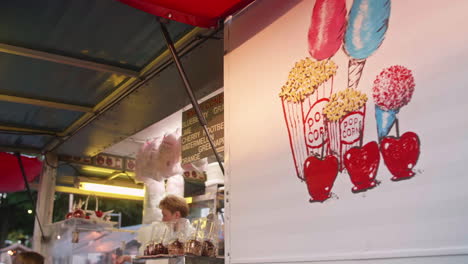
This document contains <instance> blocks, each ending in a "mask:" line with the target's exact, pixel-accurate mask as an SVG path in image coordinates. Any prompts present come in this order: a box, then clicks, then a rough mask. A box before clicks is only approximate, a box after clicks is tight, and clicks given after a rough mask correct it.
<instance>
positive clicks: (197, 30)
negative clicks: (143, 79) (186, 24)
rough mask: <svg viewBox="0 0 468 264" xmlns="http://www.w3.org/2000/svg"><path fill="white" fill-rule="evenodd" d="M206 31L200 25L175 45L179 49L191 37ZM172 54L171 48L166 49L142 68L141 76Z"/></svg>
mask: <svg viewBox="0 0 468 264" xmlns="http://www.w3.org/2000/svg"><path fill="white" fill-rule="evenodd" d="M204 31H206V29H203V28H199V27H196V28H194V29H192V31H190V32H189V33H187V34H185V35H184V36H183V37H182V38H180V39H179V40H178V41H177V42H176V43H175V44H174V47H175V48H176V50H177V48H180V46H182V45H183V44H185V43H186V42H188V41H189V40H190V39H192V38H194V37H196V36H197V35H199V34H201V33H203V32H204ZM170 55H171V53H170V52H169V50H167V49H166V50H165V51H164V52H163V53H161V55H159V56H158V57H157V58H156V59H154V60H153V61H151V62H150V63H149V64H148V65H146V67H145V68H144V69H143V70H141V72H140V76H143V75H145V74H146V73H148V71H149V70H151V68H153V67H154V66H156V65H158V63H161V62H162V61H163V60H164V59H166V57H169V56H170Z"/></svg>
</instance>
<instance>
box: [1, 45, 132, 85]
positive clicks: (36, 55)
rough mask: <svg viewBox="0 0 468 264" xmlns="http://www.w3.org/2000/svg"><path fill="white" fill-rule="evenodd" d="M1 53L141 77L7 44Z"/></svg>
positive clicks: (126, 71) (84, 61) (124, 70)
mask: <svg viewBox="0 0 468 264" xmlns="http://www.w3.org/2000/svg"><path fill="white" fill-rule="evenodd" d="M0 52H3V53H8V54H13V55H19V56H24V57H28V58H33V59H39V60H45V61H51V62H56V63H60V64H66V65H71V66H75V67H79V68H85V69H90V70H95V71H101V72H110V73H115V74H120V75H125V76H129V77H138V76H139V72H138V71H133V70H129V69H125V68H121V67H117V66H112V65H108V64H103V63H97V62H92V61H87V60H82V59H77V58H73V57H68V56H62V55H58V54H54V53H49V52H44V51H39V50H34V49H29V48H23V47H19V46H13V45H8V44H5V43H0Z"/></svg>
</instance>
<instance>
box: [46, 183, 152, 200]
mask: <svg viewBox="0 0 468 264" xmlns="http://www.w3.org/2000/svg"><path fill="white" fill-rule="evenodd" d="M55 191H56V192H62V193H73V194H81V195H96V196H99V197H107V198H117V199H126V200H135V201H143V199H144V197H137V196H131V195H123V194H118V193H113V194H111V193H101V192H90V191H85V190H81V189H77V188H73V187H65V186H55Z"/></svg>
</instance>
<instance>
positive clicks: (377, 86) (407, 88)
mask: <svg viewBox="0 0 468 264" xmlns="http://www.w3.org/2000/svg"><path fill="white" fill-rule="evenodd" d="M414 87H415V83H414V77H413V74H412V73H411V70H409V69H408V68H406V67H403V66H398V65H397V66H391V67H389V68H386V69H384V70H383V71H382V72H381V73H380V74H379V75H378V76H377V77H376V79H375V81H374V85H373V88H372V92H373V96H374V101H375V104H376V105H378V106H379V107H380V108H381V109H382V110H385V111H389V110H398V109H400V108H401V107H403V106H405V105H407V104H408V103H409V102H410V101H411V97H412V96H413V92H414Z"/></svg>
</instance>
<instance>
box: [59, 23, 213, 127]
mask: <svg viewBox="0 0 468 264" xmlns="http://www.w3.org/2000/svg"><path fill="white" fill-rule="evenodd" d="M204 30H206V29H202V28H195V29H193V30H192V31H190V32H189V33H187V34H185V35H184V36H183V37H182V38H181V39H179V40H178V41H177V42H176V43H175V44H174V45H175V47H176V49H177V48H178V47H180V46H182V45H183V44H184V43H185V42H187V41H189V40H190V39H191V38H193V37H195V36H197V35H198V34H200V33H202V32H203V31H204ZM169 55H170V53H169V50H166V51H164V52H163V53H162V54H161V55H159V56H158V57H157V58H155V59H154V60H153V61H151V62H150V63H149V64H148V65H147V66H146V67H145V68H143V70H141V71H140V74H139V76H144V75H145V74H146V73H148V71H150V70H151V69H152V68H153V67H154V66H156V65H157V64H158V63H161V62H162V61H163V60H164V59H166V57H168V56H169ZM137 80H139V79H138V78H129V79H128V80H127V81H126V82H125V83H124V84H122V85H120V86H119V87H118V88H117V89H115V90H114V91H113V92H112V93H111V94H110V95H108V96H107V97H106V98H104V99H103V100H102V101H100V102H99V103H98V104H97V105H96V106H94V107H93V112H98V111H99V110H100V109H101V108H103V107H104V106H106V105H107V104H108V103H109V102H110V101H111V100H113V99H114V98H115V97H117V96H118V95H120V94H121V93H124V92H125V91H126V90H127V88H128V87H129V86H131V85H132V84H133V83H135V82H136V81H137ZM92 116H93V114H92V113H86V114H84V115H83V116H81V117H80V118H79V119H78V120H76V121H75V122H73V124H71V125H70V126H69V127H67V128H66V129H65V130H64V131H63V132H61V133H59V136H65V135H68V134H69V133H70V132H72V131H73V130H75V129H76V128H77V127H78V126H80V125H81V124H82V123H84V122H86V120H88V119H89V118H91V117H92Z"/></svg>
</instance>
